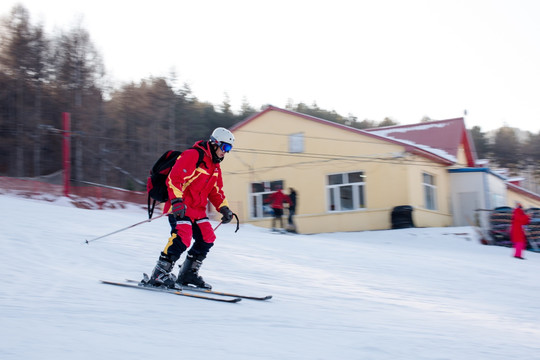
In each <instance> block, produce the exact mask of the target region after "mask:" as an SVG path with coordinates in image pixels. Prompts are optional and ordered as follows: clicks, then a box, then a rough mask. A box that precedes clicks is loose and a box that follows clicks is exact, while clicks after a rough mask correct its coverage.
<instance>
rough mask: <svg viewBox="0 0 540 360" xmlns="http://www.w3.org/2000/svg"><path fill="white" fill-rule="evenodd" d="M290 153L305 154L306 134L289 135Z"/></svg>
mask: <svg viewBox="0 0 540 360" xmlns="http://www.w3.org/2000/svg"><path fill="white" fill-rule="evenodd" d="M289 152H290V153H303V152H304V134H302V133H296V134H291V135H289Z"/></svg>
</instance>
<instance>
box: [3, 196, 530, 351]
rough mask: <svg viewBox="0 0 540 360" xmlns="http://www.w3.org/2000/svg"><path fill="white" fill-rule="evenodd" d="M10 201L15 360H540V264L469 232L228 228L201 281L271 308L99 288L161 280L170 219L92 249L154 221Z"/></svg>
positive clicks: (7, 336) (7, 246)
mask: <svg viewBox="0 0 540 360" xmlns="http://www.w3.org/2000/svg"><path fill="white" fill-rule="evenodd" d="M0 202H1V207H0V228H1V233H0V273H1V274H2V279H3V281H4V283H3V284H2V286H1V287H0V289H1V290H0V323H1V327H0V359H3V360H8V359H17V360H20V359H25V360H32V359H39V360H41V359H43V360H44V359H55V360H59V359H70V360H72V359H92V360H94V359H100V360H105V359H130V360H134V359H165V358H167V359H234V360H242V359H246V360H247V359H249V360H252V359H269V360H270V359H271V360H276V359H309V360H312V359H354V360H358V359H374V360H376V359H389V360H390V359H391V360H397V359H399V360H404V359H411V360H421V359H459V360H465V359H470V360H481V359H486V360H488V359H489V360H495V359H501V360H508V359H539V358H540V285H539V284H540V281H539V279H540V254H537V253H531V252H526V257H527V260H518V259H514V258H513V257H512V249H509V248H504V247H495V246H486V245H482V244H481V243H480V242H479V241H478V237H477V233H476V231H475V229H474V228H472V227H460V228H429V229H427V228H412V229H401V230H387V231H366V232H356V233H331V234H319V235H287V234H283V235H282V234H279V235H276V234H273V233H270V232H269V231H268V230H267V229H263V228H257V227H254V226H250V225H243V226H241V228H240V230H239V231H238V232H237V233H235V232H234V230H235V225H233V224H227V225H222V226H220V227H219V228H218V229H217V230H216V233H217V236H218V239H217V242H216V245H215V246H214V247H213V249H212V251H211V252H210V254H209V256H208V258H207V259H206V260H205V262H204V264H203V266H202V268H201V275H203V277H204V278H205V280H206V281H207V282H209V283H211V284H212V285H213V286H214V289H216V290H222V291H229V292H237V293H244V294H248V295H269V294H271V295H273V298H272V300H270V301H266V302H258V301H250V300H242V301H241V302H239V303H237V304H227V303H217V302H211V301H205V300H197V299H191V298H187V297H181V296H175V295H169V294H164V293H155V292H150V291H142V290H138V289H129V288H122V287H116V286H110V285H105V284H101V283H100V282H99V280H101V279H103V280H113V281H115V280H116V281H122V280H123V279H126V278H131V279H140V277H141V275H142V273H143V272H150V271H151V270H152V268H153V266H154V264H155V262H156V260H157V258H158V255H159V253H160V251H161V250H162V249H163V247H164V245H165V243H166V241H167V238H168V236H169V225H168V222H167V220H166V219H165V218H160V219H157V220H155V221H152V222H150V223H144V224H142V225H139V226H136V227H133V228H130V229H128V230H126V231H122V232H119V233H117V234H114V235H111V236H108V237H105V238H102V239H99V240H96V241H93V242H90V244H87V243H85V240H87V239H92V238H95V237H97V236H100V235H103V234H107V233H109V232H113V231H115V230H118V229H121V228H124V227H128V226H130V225H132V224H135V223H138V222H140V221H142V220H145V217H146V213H145V210H144V209H140V208H137V207H130V208H128V209H124V210H83V209H78V208H75V207H72V206H69V201H56V202H50V201H49V202H47V201H37V200H28V199H22V198H17V197H14V196H9V195H0ZM214 225H217V223H214ZM182 260H183V257H182Z"/></svg>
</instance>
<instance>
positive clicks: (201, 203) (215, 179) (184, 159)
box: [163, 141, 229, 220]
mask: <svg viewBox="0 0 540 360" xmlns="http://www.w3.org/2000/svg"><path fill="white" fill-rule="evenodd" d="M209 146H210V145H209V144H208V142H207V141H198V142H197V143H195V145H193V147H198V148H200V149H202V150H203V152H204V156H203V158H202V163H201V164H200V165H199V166H197V161H198V160H199V152H198V151H197V150H195V149H188V150H186V151H184V152H182V154H181V155H180V156H179V157H178V160H176V163H175V164H174V166H173V168H172V170H171V172H170V173H169V177H168V178H167V188H168V191H169V201H167V202H166V203H165V206H164V208H163V211H164V212H166V213H167V212H169V211H170V209H171V200H172V199H177V198H181V199H183V200H184V203H185V204H186V205H187V210H186V216H187V217H189V218H190V219H192V220H198V219H202V218H204V217H206V216H207V215H206V207H207V205H208V200H210V202H211V203H212V205H214V207H215V208H216V210H218V211H219V209H220V208H222V207H223V206H229V204H228V202H227V199H226V198H225V194H224V193H223V178H222V175H221V167H220V165H219V163H218V164H216V163H214V162H213V161H212V153H211V152H210V147H209Z"/></svg>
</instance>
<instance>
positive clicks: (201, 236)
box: [142, 127, 234, 289]
mask: <svg viewBox="0 0 540 360" xmlns="http://www.w3.org/2000/svg"><path fill="white" fill-rule="evenodd" d="M233 144H234V135H233V134H232V133H231V132H230V131H229V130H227V129H225V128H222V127H218V128H216V129H215V130H214V131H213V132H212V135H211V136H210V139H209V140H208V141H203V140H201V141H198V142H196V143H195V144H194V145H193V147H197V148H199V149H202V150H203V153H204V156H203V158H202V162H201V163H200V165H199V166H197V163H198V159H199V152H198V151H197V150H196V149H188V150H186V151H184V152H182V154H181V155H180V156H179V157H178V160H177V161H176V163H175V164H174V166H173V168H172V170H171V172H170V174H169V176H168V178H167V181H166V183H167V188H168V193H169V200H168V201H167V202H166V203H165V205H164V208H163V211H164V212H165V213H167V212H172V213H171V214H170V215H169V223H170V225H171V236H170V238H169V240H168V242H167V245H165V248H164V249H163V251H162V252H161V255H160V257H159V259H158V261H157V264H156V266H155V268H154V270H153V271H152V275H151V276H150V278H149V279H148V276H147V275H146V274H145V278H144V279H143V281H142V282H143V283H144V285H152V286H165V287H167V288H177V289H178V288H181V286H182V285H193V286H196V287H200V288H205V289H211V288H212V286H211V285H210V284H208V283H206V282H205V281H204V279H203V278H202V276H200V275H199V268H200V267H201V264H202V261H203V260H204V259H205V258H206V255H207V254H208V252H209V251H210V248H211V247H212V246H213V245H214V241H215V240H216V235H215V233H214V230H213V229H212V225H211V224H210V221H209V219H208V215H207V214H206V207H207V204H208V200H210V202H211V203H212V205H214V207H215V208H216V209H218V211H219V212H220V213H221V214H222V218H221V221H222V223H224V224H227V223H229V222H230V221H231V220H232V217H233V212H232V211H231V210H230V209H229V204H228V202H227V199H226V197H225V194H224V193H223V189H222V188H223V178H222V175H221V167H220V163H221V162H222V161H223V159H224V158H225V154H226V153H228V152H229V151H231V149H232V146H233ZM192 237H193V239H194V240H195V241H194V244H193V246H192V247H191V249H189V251H188V252H187V256H186V260H185V261H184V263H183V264H182V265H181V266H180V271H179V273H178V277H176V276H175V275H174V274H172V273H171V272H172V270H173V267H174V263H175V262H176V261H177V260H178V259H179V258H180V255H181V254H182V253H183V252H184V251H186V250H187V249H188V248H189V246H190V245H191V239H192Z"/></svg>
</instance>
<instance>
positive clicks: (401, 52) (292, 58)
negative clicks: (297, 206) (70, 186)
mask: <svg viewBox="0 0 540 360" xmlns="http://www.w3.org/2000/svg"><path fill="white" fill-rule="evenodd" d="M17 2H18V3H21V4H23V5H24V6H25V7H26V8H27V9H28V10H29V11H30V16H31V21H32V23H38V22H42V23H43V24H44V25H45V27H46V29H47V33H48V34H49V35H52V34H53V31H54V30H55V29H56V30H59V29H60V30H69V29H70V28H71V27H73V26H76V25H77V24H78V22H79V21H81V23H82V27H83V28H85V29H86V30H88V32H89V33H90V36H91V40H92V42H93V43H94V45H95V46H96V47H97V49H98V51H99V52H100V53H101V55H102V56H103V59H104V62H105V66H106V69H107V73H108V76H109V77H110V78H111V79H112V80H113V81H115V82H118V83H120V82H126V81H139V80H141V79H144V78H148V77H150V76H168V75H169V74H170V73H171V71H175V72H176V74H177V78H178V85H182V84H183V83H188V84H189V85H190V87H191V89H192V90H193V93H194V95H195V96H197V97H198V98H199V100H201V101H208V102H210V103H213V104H215V105H218V104H220V103H222V102H223V100H224V99H225V94H228V96H229V98H230V102H231V104H232V106H233V110H239V109H240V106H241V103H242V102H243V101H244V99H245V100H247V102H248V103H249V104H250V105H251V106H253V107H254V108H256V109H258V108H259V107H260V106H261V105H263V104H272V105H275V106H278V107H285V105H286V104H287V103H288V102H289V101H292V102H293V103H294V104H296V103H299V102H304V103H306V104H308V105H312V104H313V103H314V102H316V103H317V104H318V106H319V107H321V108H323V109H325V110H335V111H336V112H337V113H339V114H340V115H343V116H347V115H349V114H352V115H354V116H356V117H357V118H358V120H360V121H361V120H364V119H369V120H375V121H381V120H383V119H384V118H385V117H390V118H392V119H393V120H395V121H397V122H399V123H400V124H410V123H415V122H419V121H420V120H421V119H422V118H423V117H424V116H428V117H430V118H432V119H437V120H440V119H450V118H456V117H461V116H463V114H464V111H465V110H467V114H468V115H467V116H466V124H467V127H469V128H471V127H473V126H480V127H481V128H482V130H483V131H488V130H492V129H496V128H499V127H501V126H503V125H509V126H513V127H518V128H520V129H523V130H529V131H532V132H534V133H538V132H539V131H540V22H539V21H538V19H539V18H540V1H536V0H465V1H462V0H448V1H446V0H440V1H439V0H406V1H404V0H372V1H366V0H351V1H342V0H331V1H330V0H328V1H318V0H306V1H304V0H287V1H282V0H272V1H254V0H245V1H240V0H230V1H227V0H205V1H193V0H190V1H184V0H157V1H153V2H152V1H147V0H146V1H140V0H126V1H124V0H108V1H103V0H79V1H76V0H71V1H67V0H64V1H62V0H47V1H43V0H20V1H12V0H3V1H2V2H1V3H0V15H2V16H5V15H7V14H8V13H9V10H10V9H11V8H12V7H13V5H14V4H16V3H17Z"/></svg>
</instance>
